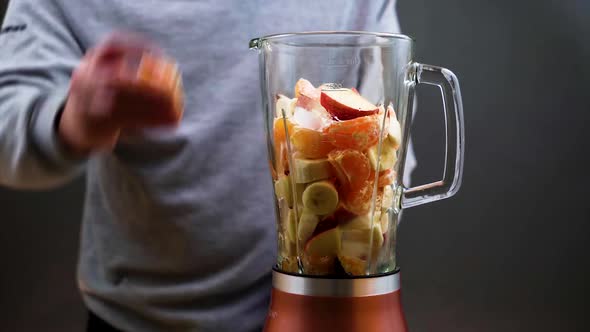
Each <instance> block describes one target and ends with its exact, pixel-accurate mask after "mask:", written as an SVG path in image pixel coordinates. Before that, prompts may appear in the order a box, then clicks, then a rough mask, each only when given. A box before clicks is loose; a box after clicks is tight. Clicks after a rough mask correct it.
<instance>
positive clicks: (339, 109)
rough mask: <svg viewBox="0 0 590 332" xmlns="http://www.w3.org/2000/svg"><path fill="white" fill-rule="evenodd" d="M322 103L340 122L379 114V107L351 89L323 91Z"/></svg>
mask: <svg viewBox="0 0 590 332" xmlns="http://www.w3.org/2000/svg"><path fill="white" fill-rule="evenodd" d="M320 103H321V104H322V106H324V108H325V109H326V110H328V112H330V114H332V116H333V117H335V118H337V119H338V120H352V119H355V118H358V117H361V116H366V115H373V114H377V113H378V112H379V107H377V106H375V105H374V104H373V103H371V102H370V101H368V100H367V99H365V98H364V97H363V96H361V95H360V94H358V92H355V91H354V90H351V89H332V90H322V94H321V96H320Z"/></svg>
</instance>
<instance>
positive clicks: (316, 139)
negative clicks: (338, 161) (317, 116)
mask: <svg viewBox="0 0 590 332" xmlns="http://www.w3.org/2000/svg"><path fill="white" fill-rule="evenodd" d="M291 144H292V145H293V148H294V149H295V151H297V152H299V153H301V154H302V155H303V157H305V158H310V159H318V158H325V157H326V156H327V155H328V153H330V151H332V150H333V149H334V145H332V143H330V141H329V140H327V139H326V137H325V135H324V134H323V133H322V132H321V131H317V130H312V129H307V128H302V127H297V126H295V127H294V128H293V134H292V135H291Z"/></svg>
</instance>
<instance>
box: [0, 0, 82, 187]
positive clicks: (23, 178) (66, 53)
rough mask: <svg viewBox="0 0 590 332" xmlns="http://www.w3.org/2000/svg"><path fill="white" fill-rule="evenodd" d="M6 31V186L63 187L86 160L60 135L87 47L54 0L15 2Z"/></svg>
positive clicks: (2, 117) (0, 169)
mask: <svg viewBox="0 0 590 332" xmlns="http://www.w3.org/2000/svg"><path fill="white" fill-rule="evenodd" d="M0 31H1V32H0V185H3V186H7V187H12V188H17V189H47V188H52V187H55V186H58V185H60V184H63V183H64V182H66V181H68V180H70V179H72V178H73V177H75V176H76V175H77V174H79V173H80V172H81V170H82V166H83V164H84V160H76V159H74V158H73V157H72V156H69V155H68V154H67V152H66V150H65V149H64V147H63V146H62V145H61V143H60V142H59V140H58V137H57V133H56V124H57V119H58V118H59V116H60V113H61V110H62V109H63V106H64V103H65V100H66V98H67V93H68V88H69V81H70V76H71V73H72V71H73V69H74V68H75V66H76V65H77V63H78V62H79V60H80V58H81V56H82V48H81V46H80V45H79V43H78V42H77V40H76V39H75V37H74V35H73V34H72V32H71V30H70V29H69V28H68V25H67V23H66V20H65V19H64V16H63V15H62V12H61V11H60V8H59V7H58V6H57V5H56V4H55V2H54V1H53V0H44V1H37V0H12V1H10V3H9V5H8V10H7V12H6V17H5V20H4V23H3V26H2V29H1V30H0Z"/></svg>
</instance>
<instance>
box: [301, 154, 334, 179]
mask: <svg viewBox="0 0 590 332" xmlns="http://www.w3.org/2000/svg"><path fill="white" fill-rule="evenodd" d="M293 164H294V167H293V172H294V175H295V182H296V183H309V182H314V181H319V180H325V179H328V178H330V177H332V173H333V171H332V165H331V164H330V162H329V161H328V159H325V158H324V159H305V158H298V157H293Z"/></svg>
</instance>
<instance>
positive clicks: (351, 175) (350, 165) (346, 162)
mask: <svg viewBox="0 0 590 332" xmlns="http://www.w3.org/2000/svg"><path fill="white" fill-rule="evenodd" d="M328 160H329V161H330V163H331V164H332V166H334V168H336V169H337V170H339V171H341V173H342V174H343V175H344V176H345V181H346V182H347V184H348V185H349V187H350V190H356V189H359V188H361V187H362V186H363V184H364V183H365V182H366V181H367V180H368V179H369V175H370V174H371V164H370V163H369V158H367V156H365V155H364V154H363V153H361V152H360V151H356V150H350V149H349V150H334V151H332V152H330V153H329V154H328ZM340 180H341V181H342V179H340Z"/></svg>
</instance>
